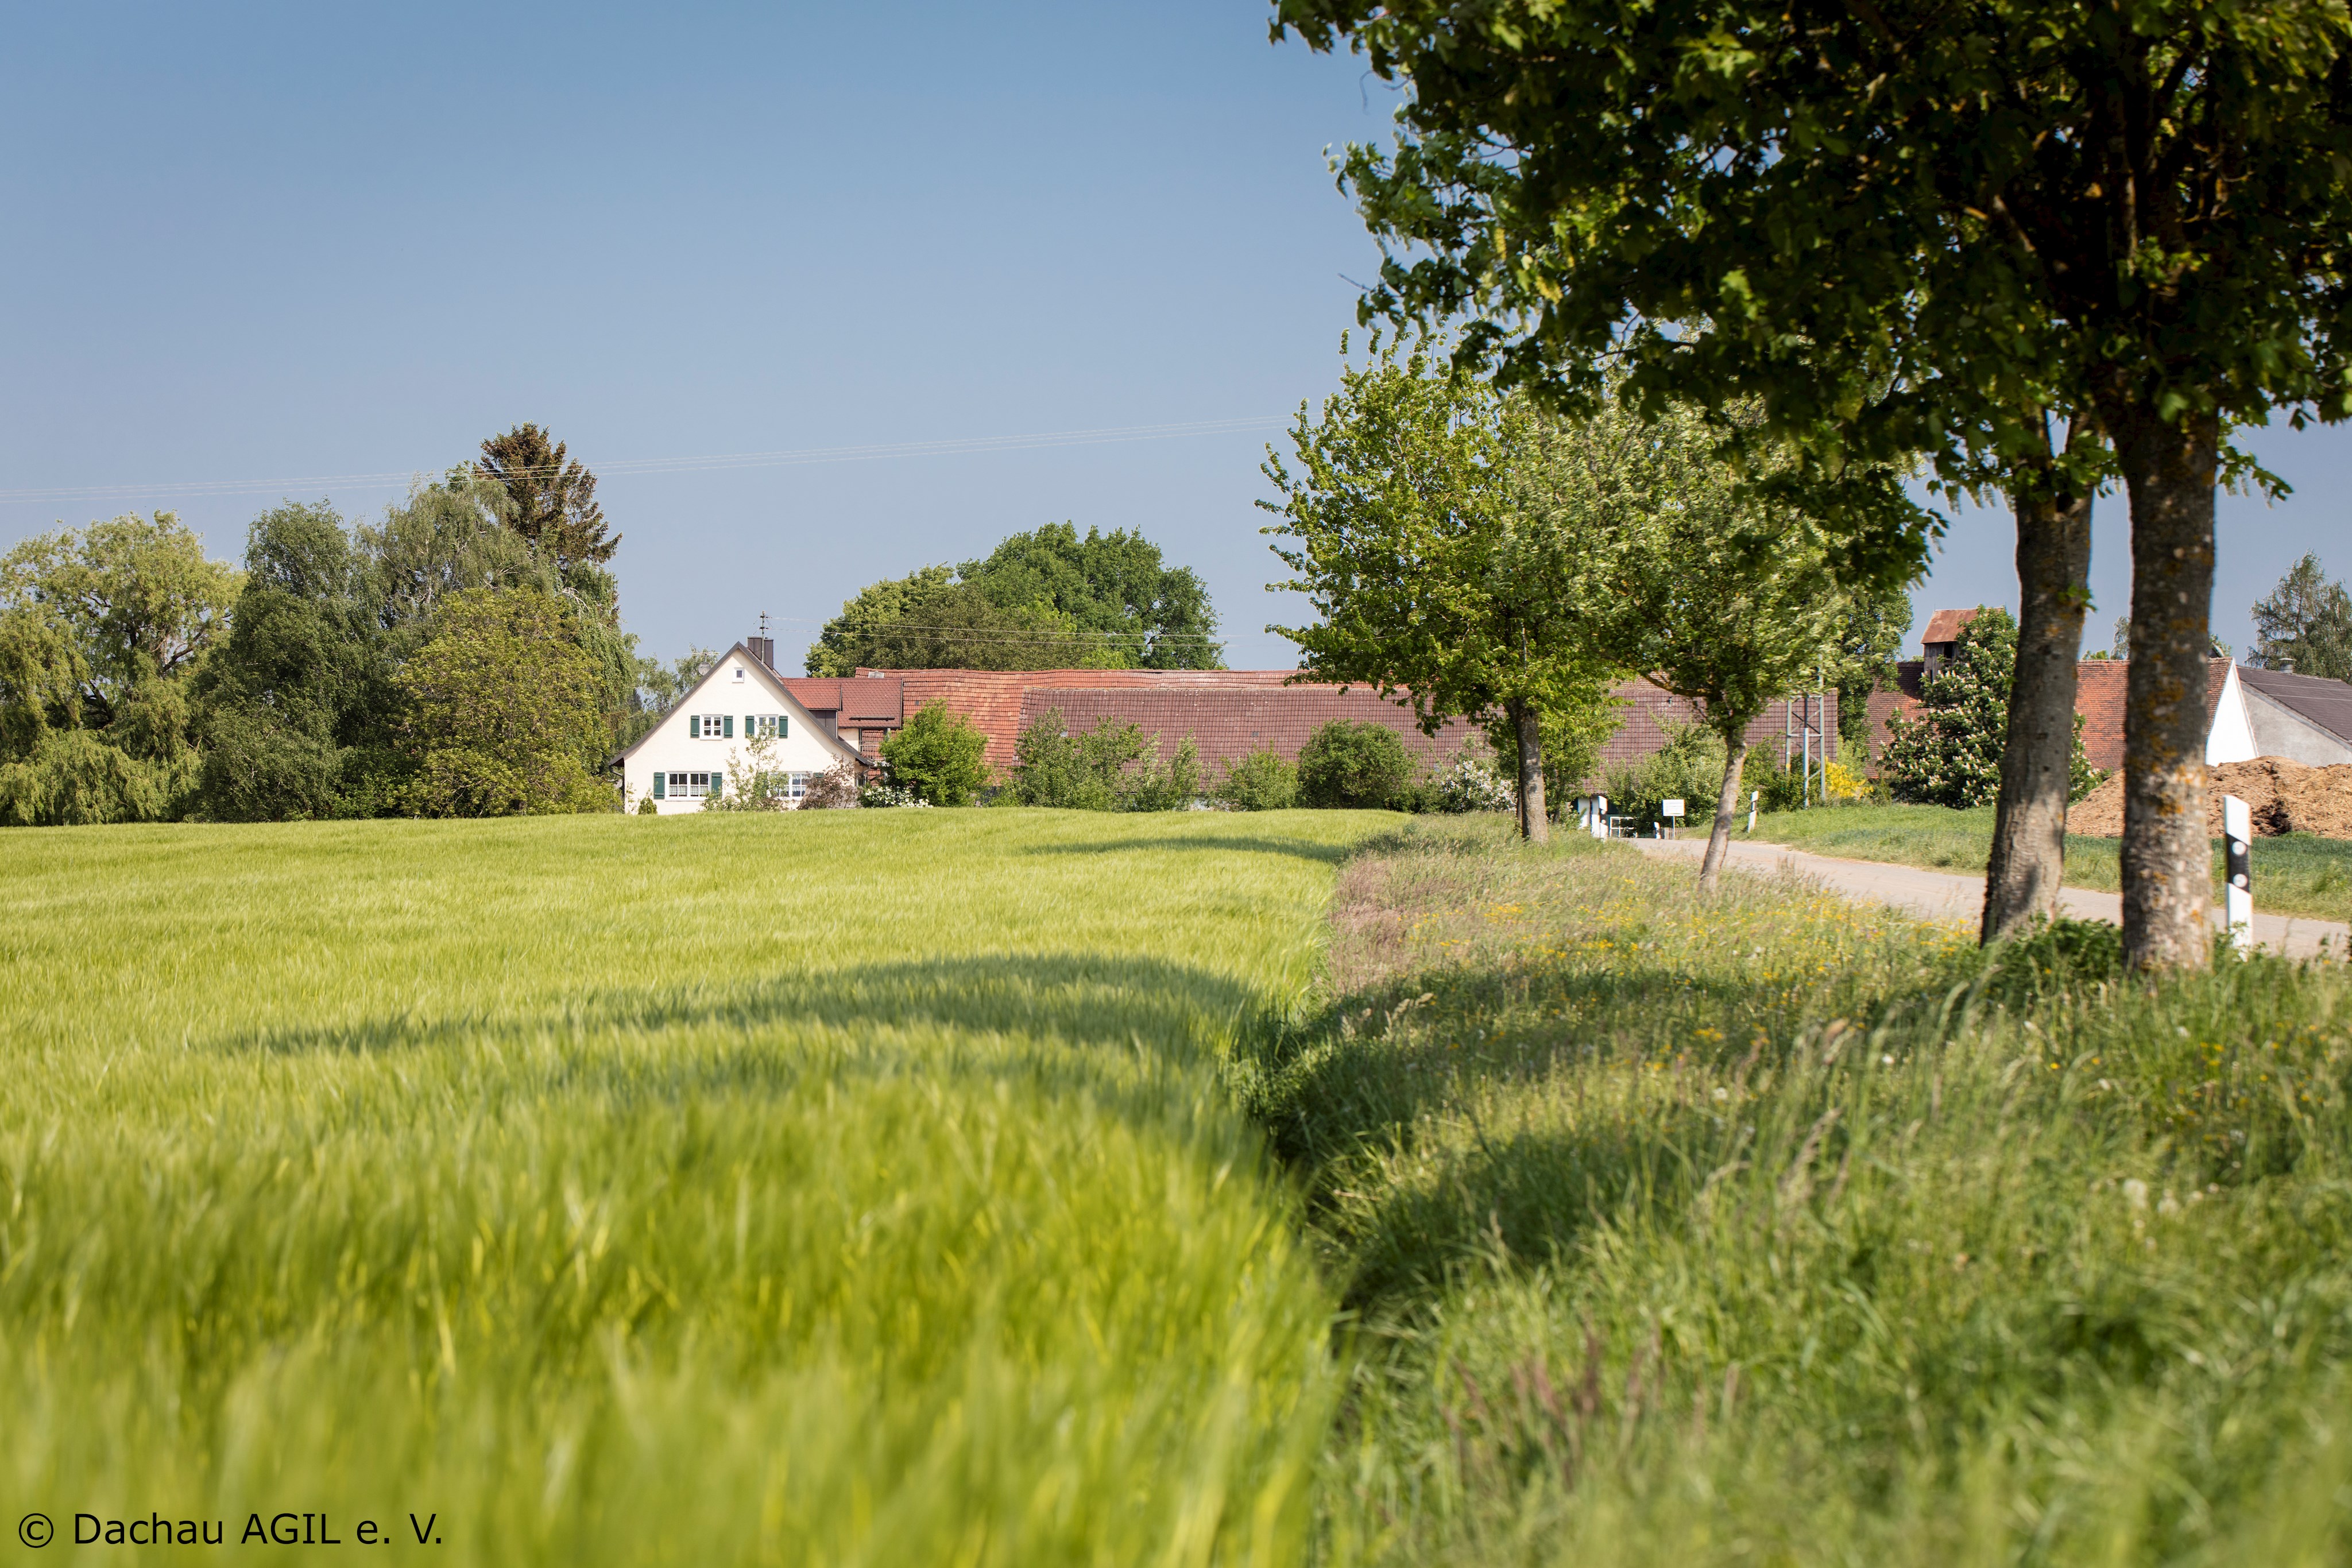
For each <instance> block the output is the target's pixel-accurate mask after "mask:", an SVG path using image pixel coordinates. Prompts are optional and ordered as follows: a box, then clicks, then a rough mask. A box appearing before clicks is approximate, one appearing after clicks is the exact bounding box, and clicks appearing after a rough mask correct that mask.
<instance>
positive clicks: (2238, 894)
mask: <svg viewBox="0 0 2352 1568" xmlns="http://www.w3.org/2000/svg"><path fill="white" fill-rule="evenodd" d="M2253 837H2254V817H2253V813H2252V811H2250V810H2247V809H2246V803H2245V802H2244V801H2243V800H2239V799H2238V797H2236V796H2235V795H2224V796H2222V797H2221V840H2222V843H2223V845H2224V848H2223V850H2222V861H2221V864H2222V871H2223V874H2224V875H2225V876H2226V877H2227V878H2228V883H2227V885H2226V886H2225V887H2224V888H2223V890H2222V893H2221V902H2222V907H2223V910H2224V912H2225V914H2226V915H2227V917H2228V923H2229V932H2230V939H2231V946H2234V947H2236V948H2237V950H2238V956H2239V957H2241V958H2242V957H2244V956H2246V955H2247V954H2248V953H2250V952H2252V951H2253V944H2254V871H2253V854H2252V850H2253Z"/></svg>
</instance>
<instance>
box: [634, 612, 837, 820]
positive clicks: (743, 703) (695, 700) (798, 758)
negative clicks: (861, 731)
mask: <svg viewBox="0 0 2352 1568" xmlns="http://www.w3.org/2000/svg"><path fill="white" fill-rule="evenodd" d="M772 656H773V655H772V653H771V654H768V655H766V656H762V655H761V654H758V653H753V652H752V650H751V646H750V643H748V642H745V643H736V644H735V645H734V646H733V647H732V648H730V649H729V650H728V651H727V652H726V653H724V654H723V655H721V656H720V658H719V662H718V663H717V664H713V665H711V666H710V668H709V671H708V672H707V673H706V674H704V675H703V677H702V679H700V680H699V681H697V682H696V683H695V685H694V688H693V690H691V691H689V692H688V693H687V694H686V695H685V696H684V697H682V698H680V699H679V700H678V703H677V706H675V707H673V708H671V709H670V710H669V712H667V713H666V714H664V715H663V716H662V718H661V722H660V723H658V724H656V725H655V726H654V727H653V728H652V729H650V730H648V731H646V734H645V736H644V737H643V738H642V739H640V740H638V742H637V743H636V744H635V745H634V746H632V747H628V749H626V750H625V751H623V752H622V753H621V754H620V755H619V756H618V757H616V758H614V759H613V765H614V766H617V767H618V768H620V770H621V782H622V789H623V791H624V800H625V804H626V808H627V809H628V810H632V811H634V810H637V809H638V808H639V806H640V804H641V803H642V802H644V801H646V800H651V801H652V802H653V803H654V810H655V812H656V814H658V815H665V816H667V815H670V814H674V813H676V812H679V811H698V810H702V803H703V802H704V801H705V800H709V798H710V797H711V796H713V795H715V794H718V793H719V792H720V791H721V790H723V789H725V788H726V784H727V778H728V776H729V775H730V773H732V772H734V771H735V770H736V769H737V768H741V767H743V766H744V765H745V762H746V761H747V756H746V753H745V751H744V743H745V742H747V741H750V740H752V739H755V738H757V737H761V736H763V735H764V736H769V737H773V740H774V745H773V746H772V748H771V754H770V758H769V766H770V767H771V768H776V769H779V770H781V771H782V772H783V773H784V774H785V775H786V783H787V788H788V789H789V791H790V796H791V799H792V801H793V804H794V805H798V804H799V803H800V795H801V792H802V790H803V789H805V788H806V787H807V783H808V780H809V779H811V778H813V777H814V776H815V775H816V774H819V773H823V772H824V771H825V770H826V769H828V768H833V767H835V766H836V765H838V764H839V763H841V762H842V761H844V760H845V759H852V758H856V756H857V749H856V747H855V746H850V745H845V744H843V743H842V741H841V740H839V739H838V738H837V737H835V734H834V730H833V726H832V725H830V724H826V723H820V722H819V721H818V719H817V716H816V715H814V713H811V712H810V711H809V709H808V706H807V705H805V704H803V702H802V701H801V700H800V699H799V698H798V697H796V696H794V695H793V693H792V690H791V688H790V686H789V685H788V684H787V683H785V682H783V681H781V680H779V679H777V678H776V674H775V672H774V671H773V670H772V669H770V668H769V666H768V662H767V661H768V658H769V657H772Z"/></svg>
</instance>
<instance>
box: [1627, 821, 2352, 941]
mask: <svg viewBox="0 0 2352 1568" xmlns="http://www.w3.org/2000/svg"><path fill="white" fill-rule="evenodd" d="M1627 842H1630V843H1631V844H1633V846H1634V847H1635V848H1636V849H1639V850H1640V851H1642V852H1643V853H1644V854H1654V855H1667V856H1675V857H1681V858H1685V859H1688V860H1689V861H1690V862H1692V863H1693V864H1694V865H1696V863H1697V862H1698V860H1699V858H1700V857H1701V856H1702V855H1704V854H1706V836H1705V835H1704V834H1693V835H1692V836H1690V837H1688V838H1683V839H1666V840H1658V839H1631V840H1628V841H1627ZM2257 852H2258V853H2259V847H2258V848H2257ZM1730 863H1731V864H1732V865H1734V866H1736V867H1738V868H1739V869H1740V870H1743V871H1752V872H1759V873H1765V874H1768V875H1769V874H1770V873H1774V872H1779V871H1783V870H1787V871H1794V872H1796V873H1800V874H1801V875H1804V876H1810V877H1818V878H1820V879H1821V881H1822V882H1823V883H1827V884H1828V885H1829V886H1831V887H1833V888H1836V889H1837V890H1838V891H1839V892H1840V893H1843V894H1845V895H1846V896H1847V897H1849V898H1854V899H1861V900H1864V901H1867V902H1871V903H1876V904H1888V905H1891V906H1892V907H1894V908H1896V909H1904V910H1908V911H1910V912H1911V913H1912V914H1914V915H1925V916H1927V918H1928V919H1930V920H1944V921H1949V922H1951V923H1953V924H1955V925H1965V926H1967V927H1968V928H1969V930H1970V931H1974V930H1975V929H1976V928H1977V925H1978V922H1979V921H1980V920H1981V919H1982V918H1983V916H1984V878H1983V876H1982V875H1981V874H1979V875H1976V876H1956V875H1954V874H1952V873H1950V872H1942V871H1928V870H1927V869H1926V868H1925V867H1922V866H1909V865H1889V864H1887V863H1886V862H1883V861H1850V860H1840V859H1838V858H1836V857H1835V856H1832V855H1817V854H1811V853H1809V852H1806V851H1804V850H1799V849H1791V848H1790V847H1789V846H1788V845H1786V844H1759V843H1749V842H1746V841H1741V840H1738V839H1734V840H1733V841H1731V859H1730ZM2255 894H2256V896H2255V899H2254V944H2255V946H2260V947H2267V948H2269V949H2271V950H2272V951H2273V952H2276V953H2284V954H2286V955H2287V956H2290V957H2295V958H2314V957H2320V956H2326V957H2331V958H2342V957H2345V956H2347V954H2352V927H2347V925H2345V924H2344V923H2343V922H2342V921H2340V920H2314V919H2310V918H2307V917H2305V916H2303V915H2265V914H2263V907H2262V898H2261V889H2260V887H2259V886H2258V887H2257V888H2256V890H2255ZM2058 902H2059V904H2060V906H2061V907H2062V908H2063V909H2064V910H2065V912H2066V913H2067V914H2068V915H2073V916H2074V917H2075V918H2076V919H2078V920H2105V921H2107V922H2108V923H2110V924H2112V925H2119V924H2121V923H2122V920H2123V899H2122V897H2121V896H2120V895H2119V894H2112V893H2095V892H2092V891H2091V890H2089V889H2087V888H2078V887H2070V888H2067V889H2066V890H2065V891H2064V892H2063V893H2062V894H2059V899H2058ZM2213 923H2214V925H2217V926H2218V925H2221V907H2220V905H2219V904H2216V905H2215V906H2214V909H2213Z"/></svg>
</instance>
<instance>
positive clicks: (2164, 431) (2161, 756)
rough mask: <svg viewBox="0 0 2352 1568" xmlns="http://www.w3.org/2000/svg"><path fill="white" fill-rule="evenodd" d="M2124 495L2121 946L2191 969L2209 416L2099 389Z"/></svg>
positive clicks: (2205, 945) (2201, 773)
mask: <svg viewBox="0 0 2352 1568" xmlns="http://www.w3.org/2000/svg"><path fill="white" fill-rule="evenodd" d="M2100 413H2101V415H2102V416H2103V419H2104V422H2105V424H2106V427H2107V434H2109V436H2110V437H2112V438H2113V439H2114V441H2115V444H2116V462H2117V465H2118V466H2120V467H2121V468H2122V470H2123V476H2124V485H2125V486H2126V489H2127V490H2128V491H2129V492H2130V495H2131V551H2132V598H2131V649H2130V653H2131V664H2130V669H2129V673H2128V674H2126V676H2125V680H2124V694H2125V695H2124V703H2125V706H2124V845H2123V881H2124V890H2123V891H2124V900H2123V902H2124V958H2125V961H2126V963H2128V964H2130V965H2131V967H2134V968H2136V969H2171V968H2202V967H2204V966H2205V965H2206V964H2207V963H2208V962H2209V961H2210V958H2211V956H2212V933H2211V931H2210V930H2209V929H2208V928H2207V925H2206V905H2207V903H2208V901H2209V900H2210V898H2211V896H2212V891H2213V859H2212V846H2211V844H2210V842H2209V841H2208V840H2207V838H2206V835H2205V731H2206V717H2205V683H2206V678H2207V676H2206V659H2207V657H2208V656H2209V654H2210V652H2211V647H2212V624H2211V618H2212V609H2213V482H2214V476H2215V471H2216V466H2217V462H2218V458H2219V455H2220V449H2221V424H2220V422H2219V421H2218V420H2217V419H2216V418H2215V417H2214V416H2213V415H2211V414H2210V413H2207V414H2189V415H2186V416H2184V417H2182V418H2181V419H2179V421H2178V422H2177V423H2176V422H2173V421H2168V420H2166V419H2164V418H2161V417H2160V416H2159V415H2158V413H2157V412H2156V410H2155V409H2154V408H2153V407H2151V406H2149V405H2148V404H2147V402H2146V401H2145V400H2144V399H2143V398H2142V397H2141V396H2140V395H2138V389H2137V388H2133V389H2130V390H2129V392H2118V393H2117V394H2116V395H2113V396H2111V397H2105V398H2102V400H2101V403H2100Z"/></svg>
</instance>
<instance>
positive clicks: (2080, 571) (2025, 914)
mask: <svg viewBox="0 0 2352 1568" xmlns="http://www.w3.org/2000/svg"><path fill="white" fill-rule="evenodd" d="M2011 507H2012V509H2013V510H2014V511H2015V512H2016V514H2017V592H2018V617H2017V670H2016V674H2015V675H2014V677H2013V679H2012V680H2011V684H2010V691H2009V733H2008V735H2007V737H2005V738H2004V739H2003V741H2002V743H2001V752H2000V804H1999V805H1998V806H1997V807H1996V808H1995V810H1994V812H1993V828H1992V858H1991V860H1990V862H1988V863H1987V864H1986V866H1985V902H1984V926H1983V930H1982V932H1981V933H1980V935H1981V938H1982V940H1984V941H1986V942H1998V941H1999V940H2000V939H2001V938H2002V937H2004V936H2011V935H2013V934H2014V933H2015V932H2016V931H2017V930H2018V929H2019V928H2021V926H2023V925H2027V924H2028V923H2029V922H2031V921H2032V920H2035V919H2037V918H2047V917H2050V916H2053V915H2056V914H2057V913H2058V889H2059V886H2060V883H2061V880H2062V878H2063V875H2064V873H2065V869H2066V792H2067V789H2068V787H2069V785H2070V784H2071V783H2072V782H2073V778H2074V688H2075V684H2076V683H2075V664H2076V661H2077V660H2078V659H2079V658H2080V657H2081V656H2082V651H2083V612H2084V610H2085V609H2087V608H2088V607H2089V603H2090V573H2091V497H2088V496H2067V495H2055V496H2053V495H2052V494H2050V493H2049V492H2048V491H2047V490H2046V489H2045V488H2044V487H2043V486H2041V485H2038V484H2035V483H2032V482H2031V481H2029V482H2026V483H2022V484H2021V485H2020V486H2018V488H2017V491H2016V493H2015V494H2014V495H2013V496H2012V497H2011Z"/></svg>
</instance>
